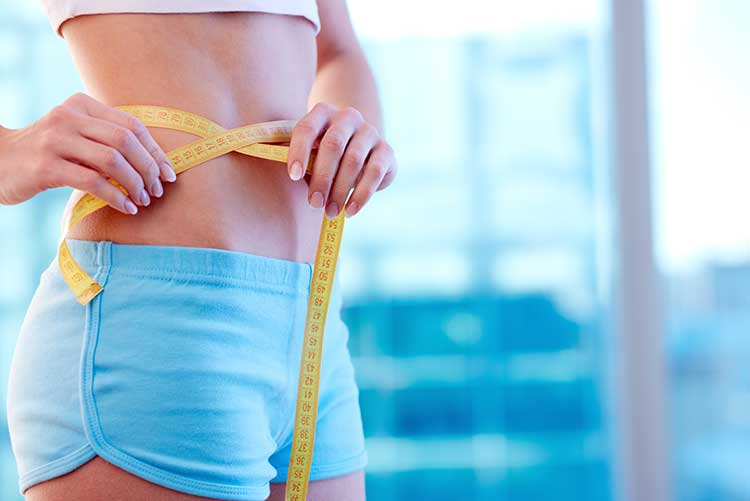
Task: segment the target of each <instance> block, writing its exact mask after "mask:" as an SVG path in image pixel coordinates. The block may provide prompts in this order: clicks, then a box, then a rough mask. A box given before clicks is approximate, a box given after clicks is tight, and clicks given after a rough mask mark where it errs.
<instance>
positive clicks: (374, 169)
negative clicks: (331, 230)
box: [345, 143, 394, 217]
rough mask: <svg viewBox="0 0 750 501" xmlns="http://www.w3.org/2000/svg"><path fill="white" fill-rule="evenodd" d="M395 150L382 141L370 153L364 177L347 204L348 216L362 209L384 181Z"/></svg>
mask: <svg viewBox="0 0 750 501" xmlns="http://www.w3.org/2000/svg"><path fill="white" fill-rule="evenodd" d="M393 162H394V161H393V152H392V150H391V148H390V146H388V145H387V144H386V143H380V145H379V146H376V147H375V149H373V150H372V152H371V153H370V156H369V158H368V159H367V163H366V164H365V167H364V169H363V174H362V178H361V179H360V181H359V182H358V183H357V186H356V187H355V188H354V192H353V193H352V196H351V197H350V198H349V202H347V204H346V209H345V211H346V216H347V217H351V216H353V215H355V214H356V213H357V212H359V211H360V210H362V207H364V205H365V204H366V203H367V202H368V201H369V200H370V198H371V197H372V195H373V193H375V191H377V187H378V186H379V185H380V183H381V182H382V180H383V178H384V177H385V175H386V173H387V172H388V171H389V170H390V168H391V164H392V163H393Z"/></svg>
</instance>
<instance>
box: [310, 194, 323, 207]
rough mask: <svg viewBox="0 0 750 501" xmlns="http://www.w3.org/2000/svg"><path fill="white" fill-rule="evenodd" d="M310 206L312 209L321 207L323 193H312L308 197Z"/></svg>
mask: <svg viewBox="0 0 750 501" xmlns="http://www.w3.org/2000/svg"><path fill="white" fill-rule="evenodd" d="M310 206H312V207H313V208H314V209H320V208H321V207H323V194H322V193H321V192H319V191H316V192H315V193H313V194H312V196H311V197H310Z"/></svg>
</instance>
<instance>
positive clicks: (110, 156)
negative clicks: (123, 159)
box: [101, 148, 120, 169]
mask: <svg viewBox="0 0 750 501" xmlns="http://www.w3.org/2000/svg"><path fill="white" fill-rule="evenodd" d="M101 162H102V165H103V166H104V167H109V168H110V169H116V168H117V167H120V153H119V152H118V151H117V150H116V149H114V148H106V149H105V150H104V152H103V153H102V160H101Z"/></svg>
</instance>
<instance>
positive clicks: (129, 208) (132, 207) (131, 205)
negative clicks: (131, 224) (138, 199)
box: [124, 200, 138, 214]
mask: <svg viewBox="0 0 750 501" xmlns="http://www.w3.org/2000/svg"><path fill="white" fill-rule="evenodd" d="M124 205H125V212H128V213H130V214H135V213H137V212H138V207H136V206H135V204H134V203H133V202H131V201H130V200H125V204H124Z"/></svg>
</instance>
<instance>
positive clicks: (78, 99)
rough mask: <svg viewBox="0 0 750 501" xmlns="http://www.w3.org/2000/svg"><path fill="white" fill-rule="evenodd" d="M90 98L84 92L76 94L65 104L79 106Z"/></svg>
mask: <svg viewBox="0 0 750 501" xmlns="http://www.w3.org/2000/svg"><path fill="white" fill-rule="evenodd" d="M87 98H88V96H87V95H86V94H84V93H83V92H76V93H75V94H73V95H72V96H70V97H69V98H68V99H66V100H65V104H69V105H73V106H77V105H80V104H83V102H84V101H85V100H86V99H87Z"/></svg>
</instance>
